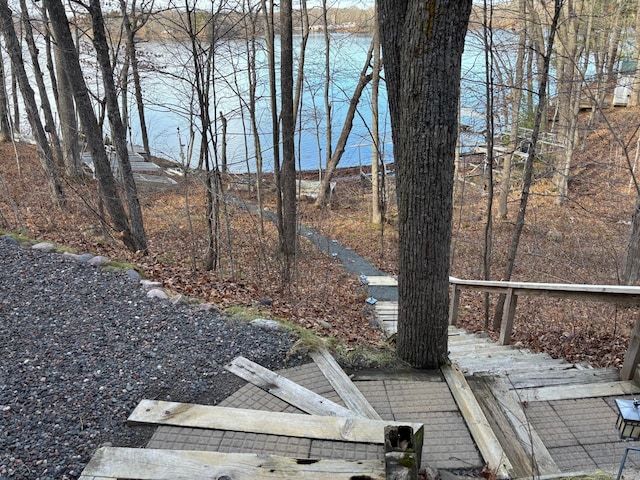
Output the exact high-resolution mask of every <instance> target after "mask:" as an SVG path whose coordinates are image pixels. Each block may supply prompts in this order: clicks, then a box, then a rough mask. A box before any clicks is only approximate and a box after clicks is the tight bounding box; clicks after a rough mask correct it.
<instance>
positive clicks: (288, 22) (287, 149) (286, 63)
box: [280, 0, 298, 283]
mask: <svg viewBox="0 0 640 480" xmlns="http://www.w3.org/2000/svg"><path fill="white" fill-rule="evenodd" d="M280 26H281V31H280V38H281V40H280V89H281V93H282V107H281V111H280V118H281V121H282V174H281V175H280V181H281V191H282V208H283V210H282V213H283V215H282V233H283V235H282V238H281V239H280V246H281V249H282V253H283V254H284V257H285V272H284V281H285V283H289V282H290V280H291V274H292V268H293V261H294V258H295V253H296V242H297V238H298V235H297V214H296V207H297V206H296V159H295V145H294V133H295V118H294V116H293V25H292V5H291V0H284V1H282V2H281V3H280Z"/></svg>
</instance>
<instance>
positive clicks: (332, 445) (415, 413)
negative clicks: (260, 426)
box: [148, 363, 640, 478]
mask: <svg viewBox="0 0 640 480" xmlns="http://www.w3.org/2000/svg"><path fill="white" fill-rule="evenodd" d="M279 373H281V374H282V375H283V376H285V377H287V378H289V379H290V380H293V381H295V382H297V383H299V384H300V385H302V386H304V387H306V388H309V389H310V390H313V391H314V392H316V393H318V394H320V395H323V396H325V397H326V398H328V399H329V400H332V401H334V402H336V403H339V404H342V405H343V403H342V401H341V399H340V398H339V396H338V395H337V394H336V393H335V391H334V390H333V388H332V387H331V385H330V384H329V382H328V381H327V380H326V378H325V377H324V375H323V374H322V372H321V371H320V370H319V369H318V367H317V366H316V365H315V364H313V363H311V364H307V365H303V366H300V367H296V368H292V369H288V370H284V371H281V372H279ZM353 381H354V383H355V385H356V386H357V387H358V389H359V390H360V391H361V392H362V393H363V394H364V395H365V396H366V398H367V399H368V400H369V402H370V403H371V405H372V406H373V407H374V408H375V409H376V411H377V412H378V413H379V414H380V416H381V417H382V418H383V419H385V420H397V421H408V422H409V421H410V422H420V423H423V424H424V426H425V438H424V446H423V450H422V452H423V454H422V465H423V466H425V465H428V466H430V467H432V468H437V469H444V470H449V471H452V472H453V473H456V474H459V475H471V474H473V475H476V474H477V472H479V471H480V470H481V469H482V467H483V465H484V460H483V459H482V457H481V455H480V453H479V451H478V449H477V448H476V445H475V442H474V440H473V438H472V437H471V434H470V433H469V429H468V427H467V424H466V423H465V419H464V418H463V415H462V413H461V412H460V409H459V408H458V406H457V405H456V402H455V400H454V398H453V396H452V394H451V391H450V390H449V387H448V386H447V383H446V382H445V381H444V379H443V377H442V376H441V375H440V373H439V372H413V373H409V372H368V373H366V372H363V373H361V374H357V375H356V376H355V377H354V378H353ZM220 406H226V407H235V408H249V409H254V410H264V411H274V412H289V413H302V412H300V411H299V410H297V409H296V408H294V407H291V406H290V405H288V404H287V403H285V402H283V401H281V400H279V399H277V398H275V397H273V396H272V395H270V394H269V393H267V392H265V391H263V390H261V389H260V388H258V387H255V386H253V385H250V384H248V385H245V386H244V387H242V388H241V389H240V390H238V392H236V393H235V394H234V395H232V396H230V397H228V398H227V399H226V400H225V401H223V402H222V403H221V404H220ZM525 411H526V414H527V418H528V420H529V422H530V427H531V428H532V430H534V431H536V432H537V434H538V435H539V436H540V438H541V439H542V441H543V442H544V444H545V446H546V447H547V448H548V450H549V453H550V454H551V456H552V458H553V460H554V461H555V462H556V464H557V466H558V468H559V469H560V471H562V472H596V471H603V472H605V473H608V474H611V475H615V474H616V473H617V470H618V467H619V464H620V460H621V458H622V455H623V453H624V448H625V447H627V446H640V443H638V442H624V441H621V440H619V439H618V436H617V433H616V430H615V421H616V416H617V412H616V410H615V404H614V397H599V398H584V399H570V400H557V401H536V402H529V403H528V404H527V405H526V408H525ZM148 447H149V448H167V449H176V450H206V451H218V452H225V453H232V452H236V453H268V454H274V455H283V456H289V457H295V458H327V459H329V458H334V459H347V460H369V459H380V458H383V456H384V451H383V447H382V446H380V445H370V444H353V443H346V442H331V441H324V440H312V439H293V438H287V437H279V436H274V435H260V434H253V433H243V432H223V431H217V430H201V429H193V428H183V427H171V426H160V427H158V429H157V431H156V432H155V434H154V435H153V437H152V439H151V440H150V442H149V444H148ZM627 467H628V469H627V470H625V471H626V472H628V474H627V475H626V478H629V474H630V473H631V472H633V471H634V469H638V468H640V452H638V453H636V452H632V453H631V454H630V455H629V459H628V461H627Z"/></svg>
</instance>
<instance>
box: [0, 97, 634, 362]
mask: <svg viewBox="0 0 640 480" xmlns="http://www.w3.org/2000/svg"><path fill="white" fill-rule="evenodd" d="M606 114H607V115H608V116H609V117H610V118H609V121H610V122H611V123H613V124H614V125H616V126H617V127H616V129H617V130H616V131H617V136H618V137H619V138H621V139H623V140H624V141H625V142H627V145H628V146H629V148H628V149H627V150H626V151H625V148H623V147H622V146H621V145H620V143H619V142H618V141H617V140H616V138H615V136H612V135H611V133H610V131H609V129H608V128H607V127H606V124H605V123H604V122H600V123H599V124H598V125H597V126H596V128H594V129H592V130H590V131H589V132H588V133H589V136H588V139H587V141H586V142H585V149H584V150H583V151H579V152H577V153H576V155H575V158H574V160H573V165H572V172H573V173H572V178H571V181H570V190H571V193H570V199H569V202H567V203H566V204H565V205H563V206H557V205H555V203H554V200H555V197H554V196H553V193H554V192H553V186H552V185H551V182H550V181H549V178H548V174H549V166H548V165H545V164H544V163H541V164H539V165H538V166H537V170H536V183H535V184H534V186H533V188H532V197H531V201H530V205H529V208H528V214H527V223H526V227H525V230H524V232H523V237H522V240H521V243H520V248H519V253H518V258H517V267H516V270H515V272H514V275H513V277H512V278H513V279H514V280H520V281H531V282H558V283H592V284H616V283H617V282H618V280H617V272H618V271H619V268H620V265H621V261H622V257H623V254H624V249H625V245H626V236H627V232H628V228H629V227H628V221H629V220H630V214H631V211H632V208H633V204H634V201H635V197H636V195H635V191H634V190H633V188H631V187H630V175H629V165H630V164H633V162H634V159H635V145H636V140H637V135H638V132H637V128H638V111H633V110H631V111H629V110H625V109H621V110H618V109H616V110H609V111H607V112H606ZM583 133H584V132H583ZM18 152H19V159H20V165H21V172H18V170H17V168H16V165H17V164H16V161H15V157H14V154H13V148H12V146H11V145H1V146H0V164H1V165H2V175H3V178H4V180H5V182H6V183H7V186H8V189H9V192H10V195H11V197H12V198H13V200H14V201H15V202H16V203H17V204H18V206H19V210H20V215H21V216H22V218H23V223H24V227H25V228H26V229H27V230H28V231H29V232H30V234H31V235H32V236H33V237H36V238H42V239H48V240H53V241H56V242H59V243H61V244H66V245H70V246H73V247H76V248H77V249H78V250H80V251H90V252H93V253H99V254H105V255H109V256H111V257H114V258H122V259H128V260H131V261H133V262H135V263H138V264H140V265H141V266H142V267H143V268H144V269H145V271H146V272H147V273H148V274H149V275H150V276H151V277H152V278H155V279H158V280H161V281H162V282H163V283H164V285H165V286H166V287H168V288H170V289H171V290H172V291H174V292H176V293H181V294H184V295H188V296H192V297H197V298H200V299H202V300H204V301H208V302H212V303H214V304H216V305H218V306H220V307H223V308H224V307H227V306H235V305H244V306H252V307H255V308H258V309H260V310H261V311H262V313H264V315H265V316H274V317H284V318H288V319H291V320H293V321H294V322H296V323H298V324H299V325H301V326H303V327H305V328H309V329H312V330H314V331H316V332H318V333H319V334H320V335H324V336H335V337H339V338H341V339H343V340H345V341H347V342H350V343H359V344H365V345H372V346H376V345H379V343H380V334H379V332H377V331H375V330H374V329H372V328H371V327H370V323H369V318H370V313H368V312H366V311H365V310H364V305H365V304H364V298H365V297H366V292H365V291H364V289H363V288H362V287H361V286H360V283H359V281H358V279H357V278H355V277H354V276H350V275H347V274H345V272H344V270H343V269H342V268H341V266H340V265H339V264H338V262H337V261H336V260H335V259H333V258H331V257H330V256H328V255H326V254H323V253H322V252H319V251H318V250H316V249H315V248H313V247H311V246H310V245H309V244H308V243H307V241H306V240H304V239H303V240H301V248H300V255H299V259H298V264H297V268H296V281H295V283H294V285H293V286H289V287H284V286H283V285H282V283H281V281H280V278H281V271H282V264H281V260H280V258H279V255H278V253H277V252H278V246H277V233H276V231H275V228H274V226H273V225H272V224H271V223H270V222H268V221H265V222H264V233H262V230H261V224H260V219H259V218H258V217H257V216H256V215H249V214H247V213H246V212H245V211H244V210H243V209H241V208H239V207H236V206H234V205H232V204H228V205H227V209H228V210H227V216H226V218H228V223H227V222H226V220H224V221H223V225H222V229H221V235H220V245H219V252H220V254H219V264H218V269H217V270H216V271H215V272H207V271H205V270H204V269H203V258H204V255H205V252H206V238H207V235H206V226H205V223H204V221H203V219H204V218H205V215H204V212H205V205H204V200H203V194H202V186H201V184H200V182H199V181H198V180H197V179H195V178H190V179H188V180H187V181H183V182H181V184H180V186H179V188H176V189H174V190H171V191H167V192H162V193H150V192H142V194H141V198H142V202H143V208H144V214H145V222H146V228H147V233H148V237H149V246H150V251H151V255H149V256H147V257H138V256H135V255H132V254H130V253H129V252H127V251H125V250H124V249H123V248H122V247H121V246H120V245H119V244H117V243H115V242H112V241H109V240H108V239H107V240H105V239H104V238H103V237H102V236H101V229H100V222H99V221H98V219H97V217H96V215H95V214H94V213H93V212H92V209H95V208H96V207H95V195H94V193H95V190H94V189H95V186H94V185H93V184H92V183H91V182H89V184H88V185H86V186H79V185H67V186H66V192H67V195H68V199H69V202H68V203H69V206H68V210H67V211H65V212H54V213H53V214H52V211H51V210H52V209H51V206H50V201H49V195H48V192H47V191H46V189H45V188H44V184H43V182H42V173H41V169H40V167H39V166H38V164H37V162H36V159H35V158H34V155H33V150H32V149H31V148H30V147H24V146H19V148H18ZM472 162H473V160H472ZM340 174H341V178H339V179H338V187H337V195H336V196H335V197H334V198H333V199H332V204H331V206H330V208H326V209H316V208H315V207H313V206H312V205H311V204H309V203H302V204H301V205H300V217H301V219H302V221H303V222H304V223H305V224H308V225H310V226H312V227H315V228H316V229H318V230H319V231H321V232H322V233H323V234H324V235H325V236H327V237H328V238H332V239H337V240H338V241H340V242H341V243H342V244H343V245H345V246H347V247H350V248H352V249H353V250H354V251H356V252H357V253H359V254H360V255H362V256H363V257H365V258H367V259H369V260H370V261H371V262H372V263H373V264H374V265H376V266H377V267H378V268H380V269H382V270H384V271H386V272H388V273H390V274H396V273H397V266H396V261H397V249H398V238H397V231H396V228H395V227H394V224H393V223H394V219H395V208H394V202H395V200H394V199H393V198H391V199H390V200H389V205H388V208H387V214H388V218H389V219H390V222H389V223H387V224H386V225H385V226H384V228H379V227H376V226H373V225H371V224H370V222H369V215H370V205H369V204H370V201H371V199H370V186H369V185H367V184H366V181H365V183H362V181H361V179H360V176H359V171H358V170H357V169H356V170H354V169H349V170H344V171H341V172H340ZM470 180H471V182H470V183H466V184H464V185H463V184H462V183H458V185H457V192H456V196H455V214H454V222H453V228H454V230H453V243H452V275H454V276H457V277H461V278H482V276H483V272H482V245H483V235H484V225H485V217H486V208H487V207H486V204H487V197H486V194H485V192H484V190H483V189H482V188H481V187H479V186H474V183H475V184H477V185H479V184H480V183H481V181H480V180H481V179H479V178H477V177H473V178H470ZM245 197H246V198H247V200H250V201H254V200H255V199H254V198H252V197H251V196H250V195H248V194H245ZM272 201H273V200H272V199H271V198H267V199H266V204H267V206H269V205H270V202H271V203H272ZM518 202H519V174H518V173H516V176H515V179H514V182H513V184H512V196H511V198H510V203H509V216H508V218H507V219H506V220H505V221H497V220H496V221H495V223H494V228H493V244H494V249H493V255H492V271H491V277H492V278H493V279H500V278H501V277H502V272H503V269H504V265H505V262H506V252H507V249H508V245H509V242H510V240H511V234H512V231H513V223H514V220H515V214H516V210H517V206H518ZM271 208H272V206H271ZM0 213H1V214H2V218H0V221H1V222H2V223H4V224H5V225H6V226H7V227H8V228H11V229H16V230H17V229H19V228H20V225H19V222H18V220H17V219H16V218H15V217H14V216H13V213H12V210H11V209H10V207H9V205H8V204H7V195H6V194H5V193H4V192H3V191H0ZM189 220H191V224H190V223H189ZM227 225H228V226H229V227H228V228H229V230H228V232H227ZM229 238H230V239H231V241H230V242H229V240H228V239H229ZM229 245H231V248H229ZM495 300H496V299H495V298H492V299H491V302H492V307H491V309H490V315H491V316H492V315H493V304H494V303H495ZM261 301H262V302H261ZM460 305H461V310H460V320H459V321H460V325H462V326H464V327H466V328H467V329H469V330H471V331H480V330H486V329H487V328H486V327H485V318H484V307H483V299H482V295H480V294H471V293H465V294H463V296H462V299H461V304H460ZM636 315H637V311H636V310H635V309H630V308H625V307H616V306H614V305H608V304H598V303H585V302H569V301H560V300H551V299H540V298H527V297H523V298H521V299H520V300H519V302H518V307H517V313H516V323H515V328H514V336H513V342H514V343H515V344H517V345H519V346H522V347H527V348H531V349H532V350H535V351H546V352H548V353H550V354H551V355H552V356H554V357H564V358H567V359H569V360H571V361H585V362H589V363H591V364H592V365H594V366H616V367H620V365H621V363H622V360H623V357H624V353H625V351H626V347H627V344H628V339H629V335H630V329H631V328H632V326H633V324H634V321H635V318H636ZM492 321H493V319H492V318H489V319H488V322H487V325H489V330H491V328H490V325H491V324H492Z"/></svg>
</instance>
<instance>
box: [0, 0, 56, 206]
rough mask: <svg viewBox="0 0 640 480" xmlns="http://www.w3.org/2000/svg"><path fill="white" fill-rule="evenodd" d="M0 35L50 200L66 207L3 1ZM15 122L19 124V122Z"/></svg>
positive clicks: (10, 17) (16, 38)
mask: <svg viewBox="0 0 640 480" xmlns="http://www.w3.org/2000/svg"><path fill="white" fill-rule="evenodd" d="M0 32H2V35H3V36H4V40H5V46H6V49H7V53H8V54H9V57H10V58H11V65H12V67H13V74H14V78H15V79H16V80H17V82H18V84H19V86H20V93H22V99H23V101H24V107H25V110H26V112H27V120H28V121H29V126H30V127H31V132H32V134H33V136H34V138H35V141H36V144H37V145H38V156H39V158H40V163H41V164H42V168H43V169H44V171H45V172H46V174H47V182H48V183H49V188H50V190H51V198H52V200H53V201H54V202H55V203H56V204H57V205H58V206H59V207H63V206H64V204H65V197H64V193H63V191H62V185H61V184H60V178H59V175H58V167H57V166H56V163H55V161H54V159H53V153H52V152H51V147H50V146H49V142H48V141H47V135H46V133H45V130H44V127H43V126H42V122H41V121H40V116H39V115H38V104H37V103H36V98H35V94H34V91H33V88H32V87H31V85H30V83H29V77H28V76H27V72H26V70H25V67H24V61H23V58H22V48H21V46H20V42H19V41H18V36H17V34H16V31H15V27H14V26H13V15H12V13H11V10H10V9H9V6H8V4H7V0H0ZM15 120H16V121H17V119H15Z"/></svg>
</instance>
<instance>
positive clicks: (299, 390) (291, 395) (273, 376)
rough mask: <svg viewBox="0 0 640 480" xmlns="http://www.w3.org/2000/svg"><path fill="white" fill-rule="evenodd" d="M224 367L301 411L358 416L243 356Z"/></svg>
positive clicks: (334, 415) (337, 415)
mask: <svg viewBox="0 0 640 480" xmlns="http://www.w3.org/2000/svg"><path fill="white" fill-rule="evenodd" d="M224 368H225V369H226V370H228V371H230V372H231V373H233V374H235V375H237V376H239V377H240V378H243V379H244V380H246V381H248V382H251V383H253V384H254V385H256V386H257V387H259V388H261V389H263V390H264V391H265V392H268V393H270V394H271V395H274V396H276V397H278V398H280V399H281V400H284V401H285V402H287V403H288V404H290V405H293V406H294V407H297V408H299V409H300V410H302V411H303V412H307V413H310V414H312V415H326V416H333V417H344V418H354V417H359V416H360V415H359V414H357V413H355V412H352V411H351V410H349V409H347V408H345V407H343V406H341V405H338V404H337V403H335V402H332V401H331V400H329V399H327V398H324V397H323V396H321V395H318V394H317V393H315V392H312V391H311V390H309V389H307V388H304V387H302V386H300V385H298V384H297V383H295V382H292V381H291V380H289V379H287V378H285V377H283V376H282V375H278V374H277V373H275V372H272V371H271V370H267V369H266V368H264V367H263V366H261V365H258V364H257V363H255V362H252V361H251V360H248V359H246V358H244V357H237V358H235V359H234V360H233V361H232V362H231V363H229V364H228V365H225V367H224Z"/></svg>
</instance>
